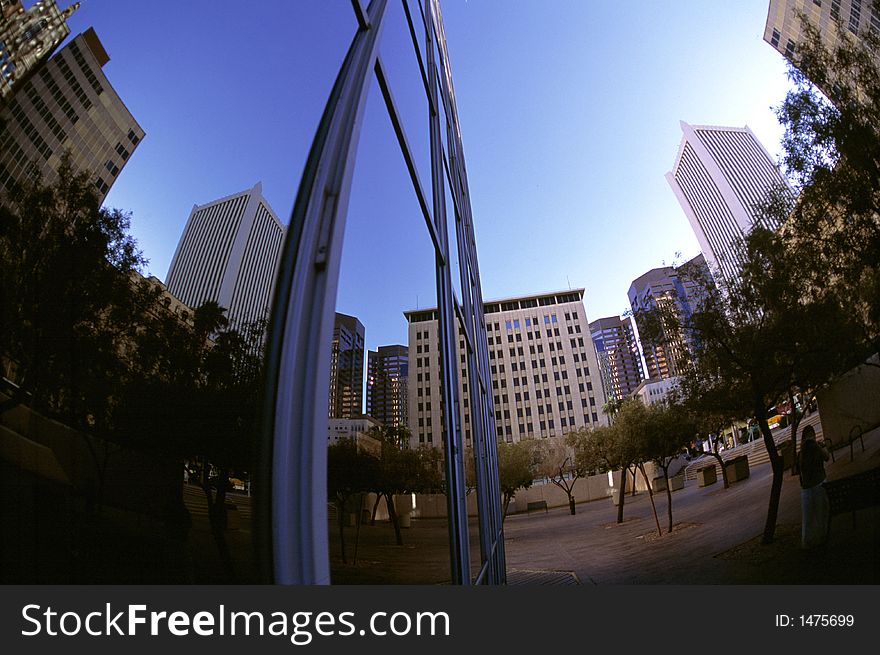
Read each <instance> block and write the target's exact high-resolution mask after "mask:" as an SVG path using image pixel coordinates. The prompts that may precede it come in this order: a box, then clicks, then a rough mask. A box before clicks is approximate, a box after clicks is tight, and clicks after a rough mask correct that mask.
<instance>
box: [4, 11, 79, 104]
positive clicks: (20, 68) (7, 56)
mask: <svg viewBox="0 0 880 655" xmlns="http://www.w3.org/2000/svg"><path fill="white" fill-rule="evenodd" d="M79 5H80V3H78V2H76V3H74V4H72V5H71V6H70V7H68V8H67V9H64V10H62V9H60V8H59V7H58V4H57V3H56V2H55V0H39V1H38V2H36V3H35V4H34V5H33V6H32V7H30V8H29V9H25V8H24V6H23V5H22V3H21V1H20V0H0V105H3V104H4V102H5V101H6V100H7V99H8V98H9V97H10V96H11V95H12V93H13V91H14V90H15V87H16V85H19V84H22V83H23V82H24V81H25V80H27V78H28V76H29V75H30V74H31V73H33V72H34V71H35V70H36V69H37V68H39V66H40V65H41V64H42V63H43V62H45V61H46V60H47V59H48V58H49V57H50V56H51V55H52V53H53V52H54V51H55V48H57V47H58V45H59V44H60V43H61V42H62V41H63V40H64V39H65V38H67V35H68V34H70V28H69V27H68V26H67V19H68V18H70V15H71V14H73V12H74V11H76V10H77V9H78V8H79Z"/></svg>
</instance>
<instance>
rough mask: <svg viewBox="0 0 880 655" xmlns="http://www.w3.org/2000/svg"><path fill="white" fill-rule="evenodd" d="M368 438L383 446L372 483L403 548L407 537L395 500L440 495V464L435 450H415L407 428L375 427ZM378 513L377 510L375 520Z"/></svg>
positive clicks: (397, 540)
mask: <svg viewBox="0 0 880 655" xmlns="http://www.w3.org/2000/svg"><path fill="white" fill-rule="evenodd" d="M367 434H368V435H369V436H372V437H374V438H376V439H379V440H380V441H381V442H382V454H381V456H380V457H379V462H378V467H377V471H376V477H375V479H374V480H373V483H372V490H373V491H375V492H376V503H377V504H378V502H379V501H380V500H381V499H382V498H384V499H385V505H386V507H387V509H388V518H389V519H390V520H391V525H392V526H393V527H394V536H395V541H396V543H397V545H398V546H402V545H403V534H402V533H401V531H400V521H399V518H398V516H397V509H396V507H395V506H394V496H395V495H398V494H407V493H426V492H429V491H439V490H440V489H441V488H442V482H441V481H442V476H441V475H440V471H439V470H438V468H437V467H438V462H439V461H440V460H439V458H438V457H437V456H436V452H435V451H434V449H428V448H419V449H417V450H413V449H411V448H410V447H409V442H410V430H409V428H407V427H404V426H400V427H394V426H382V427H374V428H372V429H371V430H370V431H369V432H368V433H367ZM375 510H376V507H375V506H374V508H373V516H374V517H375Z"/></svg>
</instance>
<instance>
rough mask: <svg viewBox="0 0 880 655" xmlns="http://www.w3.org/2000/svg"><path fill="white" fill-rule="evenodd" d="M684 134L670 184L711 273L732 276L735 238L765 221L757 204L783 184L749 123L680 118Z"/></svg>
mask: <svg viewBox="0 0 880 655" xmlns="http://www.w3.org/2000/svg"><path fill="white" fill-rule="evenodd" d="M681 129H682V131H683V132H684V136H683V138H682V140H681V146H680V147H679V149H678V156H677V157H676V160H675V166H673V169H672V171H671V172H669V173H667V174H666V179H667V181H668V182H669V186H671V187H672V190H673V192H674V193H675V197H676V198H678V202H679V203H680V204H681V208H682V209H683V210H684V213H685V215H686V216H687V218H688V221H690V224H691V227H692V228H693V230H694V234H696V236H697V241H698V242H699V244H700V250H702V252H703V256H704V257H705V258H706V262H707V264H708V265H709V267H710V269H711V271H712V273H713V275H718V274H719V273H720V275H721V276H722V277H724V278H727V279H736V278H737V277H738V275H739V271H740V269H741V267H742V260H741V255H740V254H739V251H738V249H737V247H736V244H737V243H738V242H739V240H741V239H742V238H743V237H744V236H745V235H746V234H748V233H749V232H750V231H751V229H752V227H753V226H754V225H756V224H761V225H763V226H764V227H766V228H768V229H774V230H775V229H777V228H778V227H779V224H778V222H768V221H766V220H765V219H764V218H763V217H762V214H761V212H760V209H759V207H760V205H761V203H762V202H764V200H765V199H766V198H767V195H768V194H769V193H770V191H771V190H773V189H778V188H787V187H786V183H785V180H784V179H783V177H782V175H780V173H779V171H778V170H777V168H776V165H775V164H774V162H773V159H772V158H771V157H770V155H769V154H768V153H767V151H766V150H765V149H764V146H762V145H761V143H760V141H758V139H757V138H756V137H755V135H754V133H752V131H751V130H750V129H749V128H748V127H742V128H739V127H713V126H700V125H689V124H688V123H685V122H684V121H682V122H681Z"/></svg>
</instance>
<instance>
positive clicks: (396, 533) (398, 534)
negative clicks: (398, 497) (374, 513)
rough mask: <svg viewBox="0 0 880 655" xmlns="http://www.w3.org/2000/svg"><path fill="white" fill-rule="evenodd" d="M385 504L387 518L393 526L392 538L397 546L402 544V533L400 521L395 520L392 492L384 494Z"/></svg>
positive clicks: (395, 512) (395, 511)
mask: <svg viewBox="0 0 880 655" xmlns="http://www.w3.org/2000/svg"><path fill="white" fill-rule="evenodd" d="M385 505H386V506H387V507H388V518H390V519H391V525H393V526H394V538H395V540H396V541H397V545H398V546H402V545H403V534H401V532H400V521H398V520H397V510H396V509H395V508H394V494H385Z"/></svg>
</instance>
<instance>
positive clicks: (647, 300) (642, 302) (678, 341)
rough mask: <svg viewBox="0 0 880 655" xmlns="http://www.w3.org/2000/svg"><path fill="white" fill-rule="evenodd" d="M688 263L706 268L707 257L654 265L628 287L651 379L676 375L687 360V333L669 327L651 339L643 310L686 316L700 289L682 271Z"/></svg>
mask: <svg viewBox="0 0 880 655" xmlns="http://www.w3.org/2000/svg"><path fill="white" fill-rule="evenodd" d="M690 266H695V267H703V270H704V271H705V268H704V267H705V266H706V261H705V259H704V257H703V256H702V255H697V256H696V257H694V258H693V259H692V260H690V261H689V262H688V263H687V264H685V265H683V266H680V267H678V268H675V267H672V266H664V267H662V268H653V269H651V270H650V271H648V272H647V273H645V274H644V275H641V276H640V277H638V278H636V279H635V280H633V283H632V284H631V285H630V287H629V292H628V294H627V295H628V297H629V303H630V306H631V307H632V311H633V317H634V318H635V321H636V326H637V327H638V329H639V338H640V340H641V344H642V353H643V355H644V357H645V366H646V367H647V370H646V371H645V373H646V375H647V378H648V379H650V380H656V379H668V378H670V377H674V376H676V375H678V374H679V372H680V370H681V367H682V365H683V363H684V362H685V360H686V356H687V354H688V349H689V348H690V345H689V341H688V337H687V335H685V334H682V333H681V331H680V330H679V329H677V328H675V327H670V328H667V329H664V330H663V332H664V334H663V337H662V338H661V339H651V338H649V337H648V336H647V335H646V332H647V330H646V329H645V323H644V320H645V315H646V313H648V312H650V311H652V310H654V309H657V308H660V309H662V310H664V311H673V312H675V314H676V315H677V316H679V317H680V318H681V319H686V318H687V317H689V316H690V315H691V314H692V313H693V312H694V311H695V310H696V309H697V308H698V306H699V299H700V295H701V290H700V288H699V287H698V285H697V283H696V282H695V281H694V280H692V279H691V277H690V276H688V275H686V274H685V271H686V270H687V267H690ZM706 274H707V273H706Z"/></svg>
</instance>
